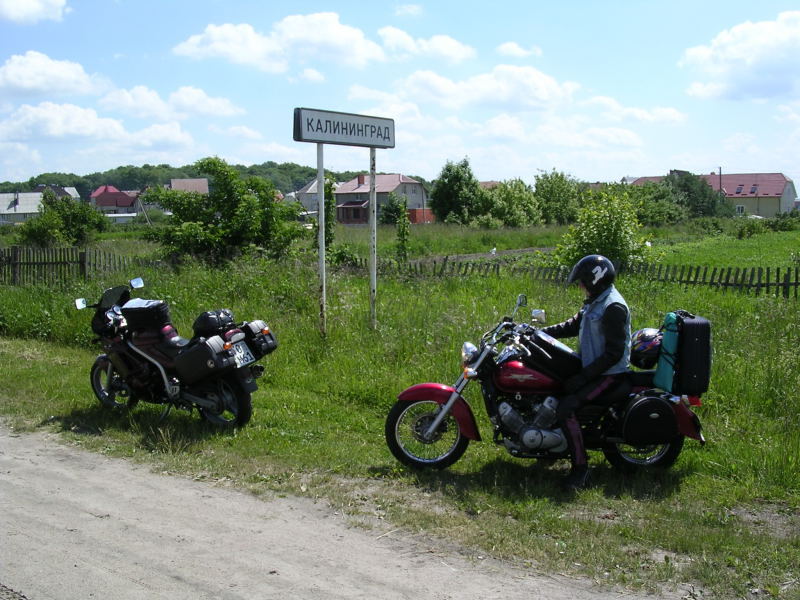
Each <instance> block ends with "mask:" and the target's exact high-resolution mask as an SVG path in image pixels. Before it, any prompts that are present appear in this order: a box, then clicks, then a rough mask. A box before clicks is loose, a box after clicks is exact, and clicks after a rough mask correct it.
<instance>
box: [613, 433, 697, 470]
mask: <svg viewBox="0 0 800 600" xmlns="http://www.w3.org/2000/svg"><path fill="white" fill-rule="evenodd" d="M683 440H684V437H683V436H682V435H679V436H677V437H675V438H673V439H672V440H671V441H669V442H667V443H665V444H651V445H648V446H629V445H627V444H611V445H609V446H606V447H605V448H604V449H603V454H605V457H606V460H608V462H610V463H611V464H612V465H613V466H614V467H615V468H617V469H619V470H621V471H625V472H627V473H632V472H634V471H638V470H648V471H649V470H664V469H669V468H670V467H671V466H672V465H673V464H675V461H676V460H677V459H678V455H679V454H680V453H681V450H682V449H683Z"/></svg>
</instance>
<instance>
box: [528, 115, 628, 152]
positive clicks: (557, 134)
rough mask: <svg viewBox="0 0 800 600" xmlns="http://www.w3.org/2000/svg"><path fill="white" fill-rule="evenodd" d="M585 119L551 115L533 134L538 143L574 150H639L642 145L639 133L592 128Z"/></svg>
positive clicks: (616, 129)
mask: <svg viewBox="0 0 800 600" xmlns="http://www.w3.org/2000/svg"><path fill="white" fill-rule="evenodd" d="M591 122H592V121H591V119H589V118H587V117H586V116H572V117H558V116H553V115H550V116H548V118H547V119H545V120H544V121H543V122H541V123H539V124H538V125H537V126H536V127H535V129H534V130H533V132H532V134H531V139H535V140H536V141H537V144H544V145H546V146H554V147H557V146H560V147H565V148H572V149H602V148H609V147H612V146H619V147H622V148H638V147H641V146H642V145H643V143H642V140H641V138H640V137H639V136H638V135H637V134H636V132H634V131H631V130H630V129H624V128H621V127H593V126H590V125H589V123H591Z"/></svg>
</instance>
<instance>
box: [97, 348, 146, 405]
mask: <svg viewBox="0 0 800 600" xmlns="http://www.w3.org/2000/svg"><path fill="white" fill-rule="evenodd" d="M89 380H90V382H91V384H92V391H93V392H94V395H95V396H97V399H98V400H99V401H100V404H102V405H103V406H105V407H106V408H110V409H121V408H133V407H134V406H135V405H136V403H137V402H138V400H136V398H134V397H133V395H132V394H131V390H130V388H129V387H128V384H127V383H125V380H124V379H123V378H122V376H121V375H120V374H119V372H118V371H117V369H116V367H114V365H113V364H112V362H111V361H110V360H109V359H108V357H107V356H98V357H97V359H96V360H95V361H94V364H93V365H92V369H91V371H90V372H89Z"/></svg>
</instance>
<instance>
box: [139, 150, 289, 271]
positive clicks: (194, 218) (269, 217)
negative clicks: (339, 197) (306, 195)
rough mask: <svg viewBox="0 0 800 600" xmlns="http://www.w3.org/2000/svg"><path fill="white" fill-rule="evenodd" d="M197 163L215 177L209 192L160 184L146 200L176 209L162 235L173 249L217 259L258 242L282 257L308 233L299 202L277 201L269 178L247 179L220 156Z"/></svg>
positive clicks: (160, 233) (147, 193)
mask: <svg viewBox="0 0 800 600" xmlns="http://www.w3.org/2000/svg"><path fill="white" fill-rule="evenodd" d="M195 167H196V169H197V171H198V172H199V173H202V174H205V175H207V176H208V177H209V179H210V180H211V181H210V186H209V189H210V192H209V194H208V195H207V196H206V195H203V194H198V193H196V192H184V191H180V190H167V189H164V188H161V187H155V188H151V189H150V190H148V191H147V192H146V193H145V194H144V201H145V202H152V203H155V204H158V205H160V206H162V207H163V208H165V209H167V210H170V211H172V218H171V219H170V224H169V225H168V226H167V227H166V228H164V229H163V230H161V231H159V232H158V233H157V235H158V238H159V240H160V242H161V243H162V245H163V246H164V247H165V249H166V250H168V251H169V252H175V253H178V254H191V255H195V256H198V257H200V258H203V259H205V260H210V261H212V262H215V261H220V260H224V259H226V258H228V257H230V256H233V255H234V254H236V253H239V252H241V251H242V250H243V249H244V248H246V247H248V246H253V247H259V248H263V249H264V250H265V251H266V252H267V253H268V254H269V255H270V256H274V257H278V256H282V255H285V254H286V253H287V252H288V251H289V249H290V247H291V245H292V243H293V242H294V241H295V240H296V239H298V238H299V237H301V236H302V235H303V229H302V227H301V226H300V223H299V221H298V208H297V206H296V205H291V204H284V203H282V202H277V201H276V200H275V188H274V187H273V185H272V183H270V182H269V181H266V180H264V179H262V178H260V177H248V178H246V179H242V178H240V176H239V173H238V172H237V171H236V169H234V168H233V167H231V166H229V165H228V164H227V163H226V162H225V161H224V160H222V159H220V158H216V157H210V158H204V159H201V160H199V161H197V162H196V163H195Z"/></svg>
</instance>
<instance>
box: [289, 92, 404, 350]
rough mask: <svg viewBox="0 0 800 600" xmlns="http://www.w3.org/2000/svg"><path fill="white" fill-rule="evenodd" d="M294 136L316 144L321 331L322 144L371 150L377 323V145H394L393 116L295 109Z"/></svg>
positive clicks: (373, 313)
mask: <svg viewBox="0 0 800 600" xmlns="http://www.w3.org/2000/svg"><path fill="white" fill-rule="evenodd" d="M294 140H295V141H296V142H315V143H316V144H317V198H318V200H319V214H318V215H317V219H318V221H317V223H318V224H319V236H318V243H319V277H320V287H319V289H320V301H319V308H320V331H321V332H322V335H326V334H327V329H326V321H327V300H326V283H325V171H324V168H323V164H322V162H323V161H322V146H323V144H338V145H342V146H364V147H368V148H369V149H370V151H369V172H370V187H369V205H370V207H369V227H370V256H369V271H370V273H369V282H370V294H369V303H370V325H371V327H372V328H373V329H375V328H376V327H377V325H378V318H377V310H376V301H377V293H378V218H377V214H378V199H377V192H376V186H375V178H376V175H375V149H376V148H394V120H393V119H384V118H382V117H370V116H366V115H355V114H352V113H342V112H334V111H329V110H316V109H313V108H295V109H294Z"/></svg>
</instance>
